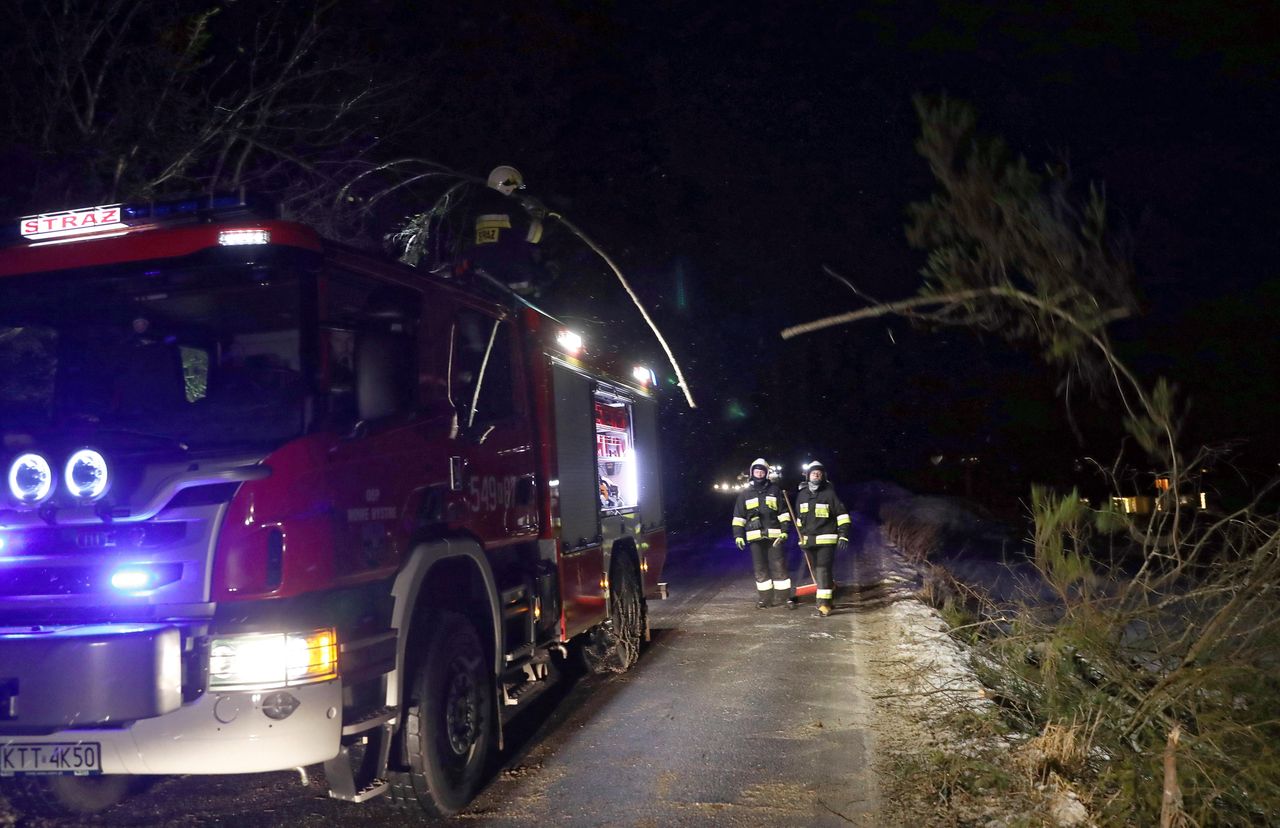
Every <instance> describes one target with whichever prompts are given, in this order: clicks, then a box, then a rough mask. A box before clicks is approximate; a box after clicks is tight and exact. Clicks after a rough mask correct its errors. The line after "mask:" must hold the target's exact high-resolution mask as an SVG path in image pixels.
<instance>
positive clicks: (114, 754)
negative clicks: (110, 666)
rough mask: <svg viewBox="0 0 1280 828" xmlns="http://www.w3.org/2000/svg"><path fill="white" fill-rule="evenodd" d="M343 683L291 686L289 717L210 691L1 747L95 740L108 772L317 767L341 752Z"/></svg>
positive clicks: (239, 696) (255, 696)
mask: <svg viewBox="0 0 1280 828" xmlns="http://www.w3.org/2000/svg"><path fill="white" fill-rule="evenodd" d="M341 685H342V683H341V682H340V681H337V680H334V681H326V682H323V683H320V684H312V685H308V686H305V687H291V688H289V690H288V692H289V693H291V694H292V695H293V696H294V697H295V698H296V699H297V700H298V701H299V702H300V704H299V705H298V709H297V710H296V711H294V713H293V715H291V716H290V717H289V718H287V719H285V720H283V721H274V720H272V719H269V718H267V716H266V715H265V714H264V713H263V712H262V709H261V701H262V697H263V696H265V695H267V694H266V693H206V694H205V695H203V696H201V697H200V699H199V701H197V702H195V703H194V704H190V705H187V706H185V707H183V708H181V709H180V710H177V711H174V712H173V713H169V714H166V715H164V716H158V717H156V718H153V719H143V720H141V721H138V722H134V723H133V724H132V725H129V726H128V727H124V728H117V729H114V730H107V729H80V730H63V731H60V732H58V733H51V734H48V735H44V736H24V735H14V734H2V735H0V749H2V748H4V747H6V746H11V745H16V744H22V745H30V744H32V743H36V744H50V745H52V744H60V745H67V744H82V743H95V742H96V743H97V744H98V745H99V746H100V748H101V754H102V772H103V773H106V774H210V773H259V772H264V771H276V770H285V769H288V768H297V767H302V766H304V765H314V764H317V763H319V762H324V761H326V760H328V759H332V758H333V757H334V756H336V755H337V753H338V743H339V739H340V737H341V735H342V686H341Z"/></svg>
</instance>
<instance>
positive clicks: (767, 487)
mask: <svg viewBox="0 0 1280 828" xmlns="http://www.w3.org/2000/svg"><path fill="white" fill-rule="evenodd" d="M749 473H750V476H751V477H750V480H749V481H748V483H747V486H746V488H744V489H743V490H742V491H741V492H740V493H739V494H738V500H737V502H736V503H734V504H733V540H734V543H736V544H737V545H738V548H739V549H745V548H746V547H748V546H750V547H751V565H752V567H753V568H754V570H755V576H756V598H757V601H756V606H757V607H759V608H760V609H764V608H765V607H769V606H774V605H776V604H781V603H784V602H785V603H786V605H787V608H788V609H795V608H796V603H797V602H796V598H795V595H794V594H792V591H791V575H790V574H789V573H788V572H787V552H786V548H785V547H784V545H783V544H784V543H785V542H786V536H787V532H786V530H787V528H788V527H789V526H790V525H791V512H790V511H789V510H788V509H787V506H786V499H785V498H784V497H783V493H782V489H780V488H779V487H778V484H777V483H775V482H773V481H772V480H770V479H769V464H768V463H766V462H765V461H764V458H756V459H755V460H753V461H752V463H751V468H750V470H749Z"/></svg>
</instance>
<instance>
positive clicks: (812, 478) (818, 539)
mask: <svg viewBox="0 0 1280 828" xmlns="http://www.w3.org/2000/svg"><path fill="white" fill-rule="evenodd" d="M805 478H806V480H805V482H804V483H803V484H801V486H800V493H799V494H798V495H796V512H797V514H796V521H797V523H798V525H797V527H796V528H797V529H799V531H800V547H801V548H802V549H803V550H804V552H805V556H806V557H807V558H811V559H812V561H813V575H814V581H815V582H816V583H817V587H818V589H817V599H818V615H819V616H820V617H822V618H826V617H827V616H828V615H830V614H831V603H832V598H833V596H834V593H835V590H834V588H833V585H832V580H831V563H832V560H833V559H834V558H835V553H836V551H837V550H844V549H845V548H846V547H848V545H849V525H850V524H851V523H852V521H851V520H850V518H849V513H848V511H847V510H846V509H845V508H844V504H843V503H841V502H840V497H839V496H838V495H837V494H836V491H835V488H834V487H832V485H831V481H829V480H828V479H827V474H826V467H825V466H823V465H822V463H821V462H819V461H817V460H814V461H812V462H810V463H807V464H806V465H805Z"/></svg>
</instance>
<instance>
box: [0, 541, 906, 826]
mask: <svg viewBox="0 0 1280 828" xmlns="http://www.w3.org/2000/svg"><path fill="white" fill-rule="evenodd" d="M862 525H863V526H868V525H871V524H870V523H869V522H863V523H862ZM854 549H855V551H856V552H857V553H858V554H859V555H860V556H862V555H865V556H867V559H868V560H874V559H875V557H876V555H877V553H878V551H879V534H878V532H877V531H876V530H875V528H874V527H873V528H871V529H870V530H869V531H864V532H856V533H855V538H854ZM795 557H796V562H797V563H798V564H799V569H800V571H801V573H802V574H801V576H800V578H799V580H798V581H797V583H810V579H809V577H808V575H807V573H804V571H803V570H804V565H803V563H802V562H800V560H799V557H798V553H796V555H795ZM853 557H854V556H852V555H848V554H845V555H842V556H840V557H839V560H838V561H837V569H836V578H837V581H838V582H840V583H841V584H844V585H852V584H854V582H855V580H860V581H862V582H863V587H862V588H861V591H859V590H858V589H856V588H853V589H851V588H847V587H846V588H845V589H842V590H841V591H840V593H839V594H838V595H837V608H836V612H835V613H834V614H833V615H832V616H831V617H830V618H826V619H821V618H816V617H814V614H813V610H814V606H813V599H812V596H810V597H808V598H806V599H805V603H804V604H802V605H801V607H800V608H799V609H798V610H795V611H789V610H787V609H785V608H781V607H778V608H772V609H767V610H758V609H756V607H755V585H754V583H753V578H752V576H751V567H750V563H749V556H748V555H747V554H746V553H742V552H738V550H736V549H735V548H734V547H733V546H732V545H731V544H730V543H729V542H728V533H727V531H726V532H724V533H713V534H709V535H707V536H705V537H704V538H703V539H696V538H680V537H674V538H673V544H672V551H671V556H670V559H669V562H668V565H667V570H666V574H665V578H666V580H667V581H668V582H669V583H670V585H671V587H670V595H671V597H670V598H669V599H668V600H666V601H655V602H652V603H651V604H650V619H651V626H652V641H651V642H650V644H649V645H648V646H647V648H646V650H645V651H644V654H643V655H642V657H641V659H640V663H639V664H638V665H637V666H636V667H635V668H634V669H633V670H632V671H631V672H630V673H628V674H626V675H622V676H610V677H586V678H581V679H579V680H577V681H574V682H570V683H566V684H565V685H564V686H563V687H561V688H557V689H556V690H555V691H554V692H552V693H549V694H546V695H544V696H543V697H542V698H541V699H538V700H536V701H535V702H534V704H533V706H532V709H531V710H530V711H529V712H528V713H527V714H526V715H525V716H524V717H523V718H524V721H522V722H520V723H519V726H518V727H514V728H512V729H511V730H510V731H509V733H508V745H507V750H506V751H505V752H504V753H503V755H502V756H501V764H500V766H499V767H498V769H497V770H496V772H495V774H494V776H493V778H492V780H491V781H490V782H489V784H488V785H487V786H486V788H485V789H484V790H483V791H482V793H481V794H480V796H479V797H478V798H477V799H476V801H475V802H474V804H473V805H472V807H471V808H470V809H469V810H468V811H467V812H466V813H465V814H463V815H462V816H461V817H459V818H457V819H456V820H454V821H452V823H447V824H465V825H476V826H488V825H495V826H498V825H515V824H532V823H540V822H546V823H548V824H556V825H567V826H596V825H606V824H608V825H619V826H679V825H688V826H766V825H768V826H772V825H779V824H794V825H805V826H837V825H838V826H847V825H850V824H854V825H866V826H877V825H882V824H885V822H884V820H883V819H881V816H880V812H879V800H878V790H879V788H878V784H877V779H876V776H875V775H874V773H873V771H872V765H873V759H874V755H875V743H876V739H875V737H874V736H873V732H872V725H873V724H874V722H873V718H874V716H875V715H876V714H875V712H874V706H875V702H874V701H873V694H874V687H872V686H871V682H870V680H869V679H868V673H869V672H870V671H871V670H872V669H873V668H871V667H869V664H868V662H874V661H875V660H876V657H877V652H876V649H877V647H876V643H875V642H874V641H871V640H868V639H867V630H868V629H870V625H871V622H870V618H871V617H872V616H873V615H874V614H875V607H876V606H877V605H879V604H881V602H878V601H876V600H874V594H873V593H874V591H875V589H876V587H870V586H869V584H870V582H871V581H878V580H879V578H880V575H881V574H882V573H880V572H878V571H876V567H875V566H862V565H861V564H860V568H859V572H858V573H857V578H856V579H855V577H854V573H853V566H852V563H851V561H852V558H853ZM880 724H881V725H883V722H881V723H880ZM311 771H312V773H311V778H310V780H309V783H308V784H306V785H303V784H302V783H301V782H300V779H299V775H298V774H297V773H296V772H291V773H283V772H282V773H275V774H267V775H258V776H246V777H237V776H217V777H194V776H193V777H182V778H165V779H161V780H158V781H155V782H154V783H153V784H150V785H149V786H148V787H147V788H146V789H145V790H143V791H141V792H140V793H139V794H137V795H136V796H134V797H132V798H130V799H129V800H127V801H126V802H125V803H123V804H122V805H120V806H117V807H116V808H114V809H112V810H111V811H109V812H107V813H105V814H102V815H100V816H97V817H94V818H92V819H90V820H86V821H85V822H84V823H75V822H70V821H50V820H44V819H31V820H22V819H21V818H19V822H18V824H19V825H26V826H32V828H37V827H41V826H52V825H72V824H89V825H103V826H119V825H130V826H161V825H164V826H205V825H226V826H232V825H234V826H263V827H265V826H298V825H341V826H366V825H368V826H372V825H389V826H395V825H431V824H446V823H433V822H431V821H428V820H425V819H422V818H420V817H418V816H417V815H416V814H413V813H405V812H401V811H397V810H394V809H392V808H390V807H388V806H387V805H385V804H384V803H382V802H379V801H375V802H371V803H367V804H365V805H349V804H345V803H340V802H336V801H333V800H330V799H328V797H327V795H326V789H325V786H324V782H323V779H322V778H321V775H320V771H319V768H313V769H311ZM4 817H5V812H4V811H3V810H0V823H4V822H7V821H8V820H6V819H5V818H4ZM11 818H12V817H10V819H11Z"/></svg>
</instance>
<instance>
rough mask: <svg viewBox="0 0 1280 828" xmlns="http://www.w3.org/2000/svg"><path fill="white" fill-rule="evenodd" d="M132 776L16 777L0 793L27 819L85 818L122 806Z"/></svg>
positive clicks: (5, 784) (4, 784)
mask: <svg viewBox="0 0 1280 828" xmlns="http://www.w3.org/2000/svg"><path fill="white" fill-rule="evenodd" d="M132 781H133V777H130V776H16V777H13V778H11V779H6V780H4V782H3V786H2V787H0V792H3V793H4V795H5V798H7V799H8V800H9V803H10V804H11V805H13V807H14V809H15V810H17V811H19V812H20V813H22V814H23V815H24V816H43V817H82V816H89V815H90V814H97V813H100V812H102V811H105V810H107V809H108V808H110V807H111V806H113V805H117V804H119V803H120V801H121V800H122V799H124V798H125V795H127V794H128V793H129V791H130V787H131V785H130V783H131V782H132Z"/></svg>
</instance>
